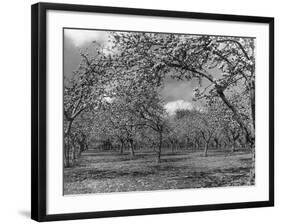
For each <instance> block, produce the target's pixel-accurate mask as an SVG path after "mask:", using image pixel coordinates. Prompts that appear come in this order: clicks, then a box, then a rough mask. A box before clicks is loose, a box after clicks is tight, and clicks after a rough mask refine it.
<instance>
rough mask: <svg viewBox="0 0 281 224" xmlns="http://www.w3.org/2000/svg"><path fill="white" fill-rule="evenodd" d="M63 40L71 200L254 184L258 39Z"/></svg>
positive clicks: (66, 190)
mask: <svg viewBox="0 0 281 224" xmlns="http://www.w3.org/2000/svg"><path fill="white" fill-rule="evenodd" d="M62 35H63V111H62V113H63V130H62V132H63V163H62V164H63V194H64V195H78V194H95V193H114V192H133V191H159V190H161V191H163V190H176V189H197V188H219V187H228V188H230V187H234V186H235V187H243V186H254V185H255V112H256V109H255V102H256V100H255V74H256V71H255V70H256V63H255V62H256V57H255V55H256V47H255V46H256V38H255V37H253V36H222V35H220V33H218V34H217V35H209V34H196V33H195V34H194V33H190V34H189V33H161V32H159V33H158V32H146V31H128V30H99V29H83V28H79V29H78V28H73V27H70V28H68V27H65V28H64V29H63V32H62Z"/></svg>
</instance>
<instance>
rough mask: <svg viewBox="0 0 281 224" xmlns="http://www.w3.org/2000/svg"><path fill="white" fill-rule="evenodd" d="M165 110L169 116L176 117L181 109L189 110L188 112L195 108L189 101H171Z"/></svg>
mask: <svg viewBox="0 0 281 224" xmlns="http://www.w3.org/2000/svg"><path fill="white" fill-rule="evenodd" d="M164 108H165V109H166V111H167V112H168V114H170V115H174V114H175V113H176V111H177V110H179V109H188V110H192V109H194V106H193V105H192V103H190V102H188V101H184V100H176V101H171V102H168V103H167V104H166V105H165V106H164Z"/></svg>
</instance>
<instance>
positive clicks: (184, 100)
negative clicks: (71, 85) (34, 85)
mask: <svg viewBox="0 0 281 224" xmlns="http://www.w3.org/2000/svg"><path fill="white" fill-rule="evenodd" d="M107 38H108V33H107V32H105V31H93V30H75V29H65V30H64V76H65V77H69V76H71V75H72V72H73V71H75V69H76V68H77V66H78V65H79V62H80V55H79V52H80V51H81V50H85V49H88V50H89V51H90V52H91V51H92V52H94V44H93V41H96V42H98V43H99V44H103V45H106V43H107ZM196 86H197V83H196V81H189V82H188V81H177V80H175V79H172V78H171V77H169V76H168V77H167V78H166V79H165V83H164V88H163V89H162V90H161V92H160V94H161V96H162V98H163V99H164V101H165V104H166V105H165V108H166V110H167V112H169V114H173V113H174V112H175V110H177V109H190V108H192V105H193V102H192V92H193V89H194V88H195V87H196Z"/></svg>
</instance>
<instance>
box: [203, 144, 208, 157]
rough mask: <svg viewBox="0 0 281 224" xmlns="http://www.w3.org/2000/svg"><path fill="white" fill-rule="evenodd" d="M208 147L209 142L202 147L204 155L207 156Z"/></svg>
mask: <svg viewBox="0 0 281 224" xmlns="http://www.w3.org/2000/svg"><path fill="white" fill-rule="evenodd" d="M208 149H209V142H206V143H205V147H204V156H205V157H207V156H208Z"/></svg>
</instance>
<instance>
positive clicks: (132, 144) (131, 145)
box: [129, 139, 135, 158]
mask: <svg viewBox="0 0 281 224" xmlns="http://www.w3.org/2000/svg"><path fill="white" fill-rule="evenodd" d="M129 144H130V152H131V157H132V158H134V157H135V151H134V141H133V140H132V139H130V140H129Z"/></svg>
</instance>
